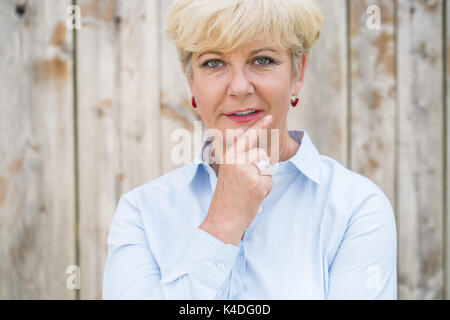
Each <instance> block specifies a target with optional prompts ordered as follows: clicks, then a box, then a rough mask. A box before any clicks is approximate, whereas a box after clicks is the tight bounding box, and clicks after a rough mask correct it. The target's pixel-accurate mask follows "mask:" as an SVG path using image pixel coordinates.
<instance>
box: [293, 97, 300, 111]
mask: <svg viewBox="0 0 450 320" xmlns="http://www.w3.org/2000/svg"><path fill="white" fill-rule="evenodd" d="M299 101H300V98H299V97H298V95H295V96H292V97H291V104H292V106H293V107H294V108H295V107H296V106H297V104H298V102H299Z"/></svg>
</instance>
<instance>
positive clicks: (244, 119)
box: [226, 109, 263, 122]
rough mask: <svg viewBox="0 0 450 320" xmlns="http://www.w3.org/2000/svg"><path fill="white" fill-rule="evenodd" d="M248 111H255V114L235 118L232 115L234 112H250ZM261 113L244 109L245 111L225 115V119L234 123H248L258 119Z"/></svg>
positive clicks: (259, 110)
mask: <svg viewBox="0 0 450 320" xmlns="http://www.w3.org/2000/svg"><path fill="white" fill-rule="evenodd" d="M250 110H255V111H257V112H255V113H252V114H248V115H246V116H236V115H233V114H234V113H236V112H244V111H250ZM262 113H263V111H262V110H261V109H246V110H242V111H235V112H232V113H229V114H226V116H227V118H228V119H230V120H233V121H235V122H250V121H253V120H255V119H257V118H259V117H260V116H261V115H262Z"/></svg>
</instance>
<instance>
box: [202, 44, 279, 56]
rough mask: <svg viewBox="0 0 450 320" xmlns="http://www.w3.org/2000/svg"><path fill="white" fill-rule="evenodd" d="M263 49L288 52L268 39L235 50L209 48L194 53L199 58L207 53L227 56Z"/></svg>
mask: <svg viewBox="0 0 450 320" xmlns="http://www.w3.org/2000/svg"><path fill="white" fill-rule="evenodd" d="M262 51H268V52H272V53H274V54H280V55H282V54H285V53H286V50H285V49H283V48H281V47H279V46H277V45H274V44H271V43H269V42H267V41H261V40H255V41H252V42H250V43H247V44H244V45H241V46H239V47H237V48H235V49H233V50H228V51H226V50H220V49H214V48H212V49H209V50H205V51H203V52H197V53H194V55H197V57H198V58H200V57H201V56H203V55H206V54H216V55H219V56H226V55H229V54H232V53H234V52H239V53H242V54H244V55H255V54H257V53H259V52H262Z"/></svg>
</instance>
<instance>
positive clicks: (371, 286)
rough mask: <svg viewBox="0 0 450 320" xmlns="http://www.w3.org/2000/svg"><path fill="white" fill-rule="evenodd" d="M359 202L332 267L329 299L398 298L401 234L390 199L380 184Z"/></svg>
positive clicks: (353, 211)
mask: <svg viewBox="0 0 450 320" xmlns="http://www.w3.org/2000/svg"><path fill="white" fill-rule="evenodd" d="M355 206H356V207H354V208H353V210H352V214H351V216H350V219H349V223H348V226H347V230H346V231H345V234H344V236H343V239H342V241H341V243H340V246H339V248H338V251H337V253H336V256H335V258H334V260H333V262H332V264H331V266H330V269H329V287H328V299H355V300H365V299H383V300H389V299H397V272H396V261H397V236H396V225H395V216H394V212H393V210H392V206H391V204H390V202H389V199H388V198H387V197H386V196H385V195H384V193H383V192H382V191H381V189H379V188H376V189H375V190H373V191H372V192H370V193H369V194H367V195H366V196H364V197H363V198H362V199H360V200H359V201H358V203H357V204H355Z"/></svg>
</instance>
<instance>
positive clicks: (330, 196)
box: [103, 130, 397, 299]
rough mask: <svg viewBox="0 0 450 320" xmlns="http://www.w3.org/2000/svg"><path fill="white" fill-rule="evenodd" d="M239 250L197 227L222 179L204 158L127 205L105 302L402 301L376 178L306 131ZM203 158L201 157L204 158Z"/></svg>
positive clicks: (387, 213) (114, 232) (385, 203)
mask: <svg viewBox="0 0 450 320" xmlns="http://www.w3.org/2000/svg"><path fill="white" fill-rule="evenodd" d="M289 135H290V136H291V137H292V138H293V139H295V140H296V141H297V142H298V143H300V147H299V149H298V151H297V153H296V154H295V156H293V157H292V158H291V159H289V160H287V161H283V162H280V163H277V164H275V166H276V167H274V172H275V174H274V175H273V187H272V190H271V192H270V193H269V195H268V196H267V197H266V198H265V199H264V201H263V202H262V204H261V207H260V210H259V212H258V214H257V215H256V217H255V218H254V220H253V222H252V224H251V225H250V227H249V228H248V229H247V230H246V232H245V234H244V238H243V240H241V242H240V244H239V246H235V245H232V244H226V243H224V242H222V241H220V240H219V239H217V238H215V237H214V236H212V235H210V234H209V233H207V232H205V231H203V230H201V229H199V228H198V226H199V225H200V224H201V223H202V221H203V220H204V219H205V217H206V215H207V213H208V208H209V205H210V203H211V199H212V196H213V193H214V190H215V187H216V183H217V177H216V174H215V172H214V171H213V169H212V168H211V167H210V166H209V165H208V160H207V159H206V161H205V160H203V159H205V157H204V154H205V150H207V149H208V148H207V146H208V145H210V140H208V139H205V140H204V141H203V147H202V152H200V153H199V154H198V156H197V158H196V160H195V161H194V162H192V163H191V164H188V165H185V166H183V167H181V168H178V169H176V170H174V171H171V172H169V173H168V174H165V175H163V176H161V177H159V178H157V179H155V180H152V181H150V182H148V183H146V184H144V185H141V186H139V187H137V188H135V189H133V190H131V191H129V192H127V193H125V194H123V195H122V196H121V198H120V200H119V203H118V206H117V209H116V211H115V213H114V217H113V221H112V224H111V227H110V231H109V235H108V239H107V245H108V258H107V261H106V266H105V270H104V277H103V298H104V299H396V298H397V274H396V252H397V239H396V226H395V217H394V212H393V210H392V206H391V204H390V202H389V200H388V198H387V197H386V196H385V194H384V193H383V192H382V191H381V189H380V188H379V187H378V186H377V185H376V184H374V183H373V182H372V181H371V180H369V179H367V178H365V177H363V176H362V175H359V174H357V173H355V172H353V171H350V170H348V169H346V168H345V167H343V166H342V165H341V164H339V163H338V162H337V161H335V160H333V159H332V158H330V157H327V156H324V155H320V154H319V152H318V151H317V149H316V148H315V147H314V145H313V143H312V141H311V139H310V137H309V136H308V134H307V132H306V131H293V130H291V131H289ZM202 155H203V157H202Z"/></svg>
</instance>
